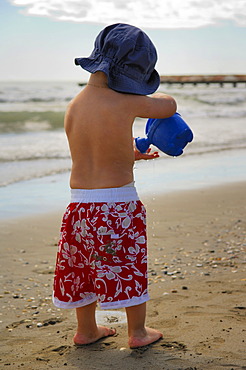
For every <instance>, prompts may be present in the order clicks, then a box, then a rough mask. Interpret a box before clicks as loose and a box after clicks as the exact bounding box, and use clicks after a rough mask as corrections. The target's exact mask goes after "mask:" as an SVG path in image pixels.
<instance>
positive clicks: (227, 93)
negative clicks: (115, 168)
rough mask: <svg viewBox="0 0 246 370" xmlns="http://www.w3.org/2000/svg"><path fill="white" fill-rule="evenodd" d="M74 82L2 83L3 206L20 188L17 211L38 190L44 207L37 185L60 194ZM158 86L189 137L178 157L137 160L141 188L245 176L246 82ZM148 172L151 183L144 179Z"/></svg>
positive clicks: (137, 130) (140, 123) (139, 130)
mask: <svg viewBox="0 0 246 370" xmlns="http://www.w3.org/2000/svg"><path fill="white" fill-rule="evenodd" d="M80 89H81V87H79V86H78V84H77V82H2V83H1V84H0V207H1V208H2V210H3V211H4V214H6V209H7V207H9V204H10V203H11V199H12V201H13V202H14V201H16V198H18V199H19V198H20V195H19V192H22V193H21V194H25V191H27V192H28V197H27V196H24V195H23V204H22V203H20V201H19V200H18V199H17V205H16V208H18V209H20V208H22V212H24V208H27V207H26V206H25V204H27V203H28V202H27V198H28V199H29V203H30V204H29V208H30V209H32V207H31V204H34V203H35V199H36V198H37V204H39V209H41V208H42V207H41V205H40V203H42V202H40V201H39V200H38V199H39V196H41V195H40V193H39V192H41V191H43V189H46V191H47V189H49V190H48V191H49V192H50V193H51V195H52V196H53V199H56V197H57V202H61V201H62V200H64V199H65V198H63V197H62V196H61V194H62V192H63V191H64V187H68V176H69V175H68V174H69V170H70V166H71V161H70V156H69V149H68V144H67V141H66V137H65V134H64V131H63V118H64V112H65V109H66V106H67V104H68V102H69V101H70V100H71V99H72V98H73V97H74V95H76V94H77V93H78V92H79V91H80ZM159 91H162V92H165V93H167V94H170V95H172V96H174V98H175V99H176V101H177V103H178V112H179V113H180V114H181V115H182V116H183V118H184V119H185V121H186V122H187V123H188V125H189V126H190V127H191V129H192V131H193V133H194V140H193V142H192V143H191V144H189V145H188V146H187V147H186V149H185V151H184V154H183V155H182V156H181V157H178V158H176V159H173V158H171V157H168V156H167V155H165V154H163V153H161V158H159V159H158V160H155V161H147V162H144V161H141V162H136V166H135V177H136V180H137V181H138V185H139V187H140V191H143V192H144V193H148V192H151V191H153V184H154V190H155V191H159V190H161V191H165V190H167V189H176V188H178V189H179V188H186V187H191V186H192V184H193V185H194V184H197V186H199V185H204V184H210V183H217V182H226V181H240V180H245V179H246V86H245V84H241V85H238V87H236V88H235V87H233V86H230V85H227V86H226V85H225V86H224V87H220V86H219V85H218V86H216V85H211V86H204V85H197V86H192V85H186V86H185V85H184V86H180V85H172V86H168V85H165V84H163V85H161V86H160V88H159ZM145 123H146V120H144V119H136V121H135V123H134V132H133V134H134V136H140V137H141V136H144V130H145ZM146 174H148V176H150V178H151V180H152V183H151V185H150V184H149V185H146V181H145V180H146ZM40 184H43V187H42V186H41V185H40ZM52 186H53V188H52ZM34 189H35V190H36V192H37V194H35V191H34ZM41 189H42V190H41ZM52 189H53V190H52ZM62 189H63V190H62ZM10 194H11V196H10ZM13 194H14V196H13ZM15 194H17V195H16V196H15ZM32 194H33V196H32ZM49 195H50V194H49ZM35 197H36V198H35ZM13 199H14V200H13ZM18 202H19V203H18ZM25 202H26V203H25ZM57 202H56V203H57ZM43 203H44V204H45V202H43ZM14 204H16V203H13V207H14ZM13 207H12V208H13ZM10 213H11V212H10Z"/></svg>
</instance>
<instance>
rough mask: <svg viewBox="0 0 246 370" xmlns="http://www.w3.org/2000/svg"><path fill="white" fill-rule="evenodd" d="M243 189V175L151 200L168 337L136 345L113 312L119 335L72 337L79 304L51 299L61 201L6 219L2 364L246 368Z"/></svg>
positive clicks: (152, 259) (158, 307) (158, 288)
mask: <svg viewBox="0 0 246 370" xmlns="http://www.w3.org/2000/svg"><path fill="white" fill-rule="evenodd" d="M245 189H246V184H245V183H244V182H242V183H234V184H228V185H223V186H218V187H210V188H209V187H207V188H203V189H197V190H192V191H191V190H187V191H182V192H178V191H176V192H173V193H168V194H163V195H158V196H155V198H153V197H149V198H148V197H146V198H145V199H143V201H144V202H145V204H146V207H147V214H148V245H149V292H150V296H151V300H150V301H149V303H148V319H147V324H148V325H149V326H152V327H154V328H157V329H160V330H161V331H162V332H163V333H164V338H163V339H162V340H161V341H159V342H157V343H155V344H153V345H150V346H148V347H143V348H141V349H136V350H130V349H129V348H127V331H126V323H125V316H124V315H123V316H122V317H121V316H120V314H121V312H114V311H110V312H106V313H105V314H103V313H101V312H100V311H99V313H98V318H99V321H100V322H103V323H104V322H106V323H107V325H109V326H112V327H115V328H116V330H117V335H116V336H114V337H110V338H107V339H105V340H103V341H99V342H98V343H95V344H93V345H89V346H86V347H84V348H76V347H75V346H73V343H72V337H73V333H74V331H75V328H76V320H75V313H74V311H73V310H59V309H57V308H55V307H54V306H53V304H52V301H51V294H52V282H53V270H54V265H55V258H56V250H57V239H58V236H59V228H60V220H61V217H62V213H63V210H61V212H56V214H48V215H41V216H33V217H29V218H24V217H23V218H20V219H12V220H8V221H3V222H1V225H0V231H1V239H0V240H1V241H0V250H1V270H0V275H1V276H0V277H1V291H0V307H1V310H0V330H1V335H0V338H1V350H0V351H1V353H0V368H2V369H18V368H22V369H25V370H27V369H28V370H29V369H30V370H34V369H49V368H52V369H62V368H67V369H84V370H93V369H102V370H104V369H105V370H106V369H109V368H112V369H114V368H116V367H117V368H118V369H119V370H121V369H122V370H123V369H127V370H131V369H146V370H149V369H153V370H157V369H165V370H169V369H170V370H171V369H175V370H178V369H182V370H185V369H186V370H188V369H189V370H192V369H199V370H203V369H234V370H236V369H245V368H246V355H245V353H246V351H245V348H246V347H245V341H246V326H245V312H246V300H245V291H246V289H245V283H246V274H245V270H246V257H245V249H246V220H245V212H246V196H245V192H246V190H245ZM123 312H124V310H122V313H123Z"/></svg>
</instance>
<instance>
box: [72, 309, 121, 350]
mask: <svg viewBox="0 0 246 370" xmlns="http://www.w3.org/2000/svg"><path fill="white" fill-rule="evenodd" d="M96 305H97V302H93V303H91V304H89V305H87V306H84V307H79V308H76V315H77V321H78V328H77V333H76V334H75V335H74V338H73V340H74V344H76V345H78V346H79V345H84V344H90V343H94V342H96V341H97V340H99V339H101V338H104V337H108V336H110V335H114V334H115V332H116V331H115V329H109V328H106V327H105V326H100V325H97V323H96V317H95V313H96Z"/></svg>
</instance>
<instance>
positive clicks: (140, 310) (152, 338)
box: [126, 303, 163, 348]
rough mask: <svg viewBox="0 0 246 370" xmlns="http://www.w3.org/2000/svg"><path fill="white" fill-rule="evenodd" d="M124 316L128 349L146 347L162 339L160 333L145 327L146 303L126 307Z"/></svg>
mask: <svg viewBox="0 0 246 370" xmlns="http://www.w3.org/2000/svg"><path fill="white" fill-rule="evenodd" d="M126 315H127V322H128V336H129V340H128V344H129V346H130V348H137V347H143V346H147V345H148V344H151V343H153V342H156V341H157V340H159V339H160V338H162V337H163V334H162V333H161V332H160V331H158V330H155V329H151V328H148V327H146V326H145V317H146V303H142V304H140V305H137V306H132V307H126Z"/></svg>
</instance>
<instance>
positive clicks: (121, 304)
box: [52, 293, 150, 310]
mask: <svg viewBox="0 0 246 370" xmlns="http://www.w3.org/2000/svg"><path fill="white" fill-rule="evenodd" d="M149 299H150V298H149V294H148V293H146V294H144V295H142V296H140V297H132V298H129V299H124V300H122V301H113V302H103V303H100V300H99V301H98V304H99V306H100V308H101V309H102V310H108V309H118V308H125V307H132V306H137V305H139V304H142V303H145V302H147V301H148V300H149ZM52 301H53V304H54V305H55V306H56V307H59V308H67V309H69V308H79V307H84V306H87V305H89V304H91V303H94V302H96V301H97V296H96V294H95V293H92V294H91V295H90V296H89V297H86V298H83V299H81V300H80V301H76V302H63V301H60V300H59V299H58V298H56V297H55V296H54V293H53V296H52Z"/></svg>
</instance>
